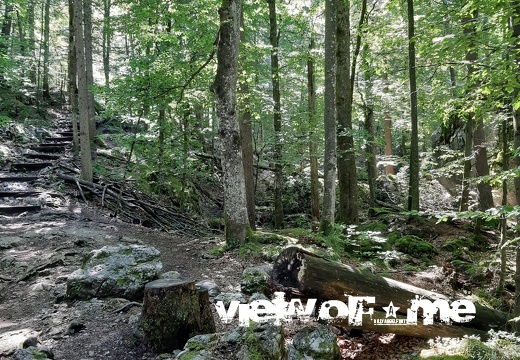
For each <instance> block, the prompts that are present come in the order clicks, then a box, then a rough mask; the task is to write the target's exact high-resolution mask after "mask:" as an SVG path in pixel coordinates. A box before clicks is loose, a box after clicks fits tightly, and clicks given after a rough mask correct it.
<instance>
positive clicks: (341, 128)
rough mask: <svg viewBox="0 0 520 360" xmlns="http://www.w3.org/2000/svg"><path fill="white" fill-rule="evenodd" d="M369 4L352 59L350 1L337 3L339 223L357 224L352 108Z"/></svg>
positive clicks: (360, 24)
mask: <svg viewBox="0 0 520 360" xmlns="http://www.w3.org/2000/svg"><path fill="white" fill-rule="evenodd" d="M365 12H366V2H365V1H363V8H362V11H361V16H360V22H359V26H358V38H357V41H356V47H355V50H354V54H353V57H352V64H351V60H350V41H351V35H350V0H340V1H338V3H337V23H336V41H337V45H336V64H337V73H336V108H337V122H338V126H337V127H338V131H337V143H338V156H337V157H338V187H339V208H338V220H339V221H340V222H341V223H344V224H357V223H358V222H359V212H358V189H357V169H356V153H355V149H354V138H353V136H352V110H353V109H352V105H353V91H354V77H355V73H356V61H357V56H358V54H359V49H360V45H361V37H360V36H361V34H360V31H361V26H362V24H363V22H364V19H365Z"/></svg>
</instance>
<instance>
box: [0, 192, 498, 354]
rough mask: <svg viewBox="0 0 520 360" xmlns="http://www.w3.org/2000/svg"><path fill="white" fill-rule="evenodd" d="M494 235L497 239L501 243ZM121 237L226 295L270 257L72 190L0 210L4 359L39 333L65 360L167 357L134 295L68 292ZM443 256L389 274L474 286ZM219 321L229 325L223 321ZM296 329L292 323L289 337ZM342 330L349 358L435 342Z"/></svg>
mask: <svg viewBox="0 0 520 360" xmlns="http://www.w3.org/2000/svg"><path fill="white" fill-rule="evenodd" d="M53 186H55V185H53ZM54 190H56V191H62V190H63V189H54ZM392 226H398V227H399V226H400V224H394V225H392ZM422 231H425V232H429V233H430V234H431V235H432V236H431V238H430V239H428V240H429V241H430V242H431V243H432V244H433V245H434V246H435V247H436V248H440V247H441V245H442V244H443V243H445V241H446V239H448V238H453V237H457V238H464V237H467V236H469V235H470V234H471V231H470V230H468V229H466V228H464V227H459V226H452V225H448V224H444V223H441V224H435V223H434V222H433V221H431V222H428V223H427V228H426V229H423V230H422ZM489 235H491V236H490V239H491V240H490V241H491V242H492V243H496V242H497V241H498V238H497V237H496V236H495V235H493V234H491V233H490V234H489ZM2 239H11V240H13V239H14V240H13V241H14V243H10V244H7V243H2ZM119 243H142V244H145V245H150V246H154V247H156V248H157V249H158V250H159V251H160V252H161V261H162V264H163V272H167V271H178V272H179V273H180V275H181V278H183V279H191V280H194V281H201V280H205V279H209V280H213V281H214V282H215V283H216V284H217V285H218V286H219V287H220V290H221V291H222V292H239V291H240V279H241V274H242V271H243V270H244V268H246V267H249V266H253V265H257V264H264V263H268V262H267V261H265V260H263V259H262V258H261V257H259V256H251V255H244V254H241V253H240V251H238V250H235V251H228V252H224V253H223V254H222V255H220V256H218V257H211V256H206V255H207V254H208V252H209V250H211V249H212V248H215V247H216V246H221V245H222V236H217V235H215V236H206V237H200V236H195V235H189V234H182V235H181V234H179V233H174V232H172V233H166V232H160V231H157V230H153V229H148V228H145V227H142V226H139V225H132V224H127V223H123V222H121V221H119V220H116V219H114V218H113V217H111V216H110V213H109V212H108V211H107V210H105V209H102V208H99V207H97V206H95V205H93V204H92V203H89V204H85V203H84V202H83V201H81V200H80V199H78V198H76V197H72V196H69V195H65V196H62V202H61V203H60V206H59V207H55V208H49V209H44V210H43V211H41V212H39V213H34V214H31V213H28V214H22V215H20V216H18V217H4V216H0V271H1V272H0V359H7V358H9V356H10V355H11V354H12V351H13V349H15V348H16V347H19V346H20V344H21V343H22V342H23V341H24V340H25V339H27V338H29V337H31V336H36V337H37V339H38V341H39V346H40V347H42V346H44V347H48V348H50V349H52V351H53V353H54V358H55V359H60V360H61V359H64V360H87V359H89V360H94V359H118V360H121V359H129V360H131V359H155V358H157V354H153V353H152V352H151V351H150V350H149V349H148V348H147V346H146V345H145V343H144V342H143V341H142V335H141V334H140V333H139V331H137V330H136V329H137V328H138V326H137V325H138V320H139V315H140V312H141V307H140V305H139V304H131V305H130V306H126V307H125V305H129V302H128V301H127V300H124V299H93V300H89V301H73V302H70V301H66V299H65V298H64V295H65V290H66V279H67V275H68V274H70V273H72V272H73V271H75V270H76V269H78V268H79V267H80V264H81V261H82V259H83V257H84V256H85V255H86V254H88V253H89V252H90V251H92V250H94V249H98V248H101V247H103V246H105V245H114V244H119ZM349 261H351V262H352V264H354V265H356V266H359V265H361V264H360V263H359V262H357V263H356V262H355V261H353V260H349ZM435 261H436V263H435V265H433V266H430V267H428V268H423V270H421V271H407V270H404V269H405V264H401V265H400V267H396V268H395V269H394V270H395V271H392V272H391V273H390V274H388V273H386V274H385V276H391V277H393V278H395V279H396V280H400V281H404V282H407V283H410V284H413V285H415V286H418V287H423V288H425V289H427V290H431V291H437V292H440V293H444V294H446V295H450V296H451V295H457V294H461V292H466V293H469V292H470V291H471V288H470V286H469V285H468V286H466V285H465V284H466V280H465V279H464V278H463V277H461V278H455V279H454V272H453V270H452V269H450V265H449V264H448V263H447V262H446V258H445V257H444V256H442V254H440V255H438V256H436V257H435ZM375 271H377V268H376V269H375ZM490 276H493V274H491V275H490ZM123 308H124V310H122V311H119V310H121V309H123ZM216 321H217V323H218V322H219V319H216ZM217 327H218V329H220V330H222V329H224V328H226V326H224V325H223V324H221V323H218V324H217ZM296 330H297V329H296V328H295V327H294V326H290V327H287V329H286V335H287V339H288V340H290V338H291V336H292V335H293V334H294V332H295V331H296ZM335 332H336V333H337V334H338V343H339V345H340V348H341V349H342V354H343V358H344V359H411V358H416V357H417V356H418V354H419V353H420V351H421V350H422V349H427V348H430V346H429V344H428V342H427V340H424V339H418V338H413V337H405V336H396V335H392V334H379V333H373V332H363V333H362V332H358V331H350V330H349V329H343V328H341V329H335Z"/></svg>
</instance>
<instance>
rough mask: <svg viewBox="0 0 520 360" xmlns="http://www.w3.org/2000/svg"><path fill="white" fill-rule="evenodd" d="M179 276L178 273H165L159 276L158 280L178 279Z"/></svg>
mask: <svg viewBox="0 0 520 360" xmlns="http://www.w3.org/2000/svg"><path fill="white" fill-rule="evenodd" d="M180 278H181V274H179V272H178V271H167V272H165V273H162V274H161V276H159V279H180Z"/></svg>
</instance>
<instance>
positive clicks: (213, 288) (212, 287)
mask: <svg viewBox="0 0 520 360" xmlns="http://www.w3.org/2000/svg"><path fill="white" fill-rule="evenodd" d="M195 287H196V288H197V290H208V295H209V296H210V297H215V296H217V295H218V294H220V288H219V287H218V285H217V284H216V283H215V282H214V281H213V280H202V281H199V282H198V283H196V284H195Z"/></svg>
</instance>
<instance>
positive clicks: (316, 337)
mask: <svg viewBox="0 0 520 360" xmlns="http://www.w3.org/2000/svg"><path fill="white" fill-rule="evenodd" d="M287 359H288V360H336V359H341V353H340V349H339V346H338V344H337V342H336V335H335V334H334V333H333V332H332V330H331V329H330V328H329V327H328V326H325V325H319V326H318V327H317V328H310V327H306V328H303V329H302V330H300V331H298V333H297V334H296V335H294V339H293V343H292V345H290V346H289V355H288V357H287Z"/></svg>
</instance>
